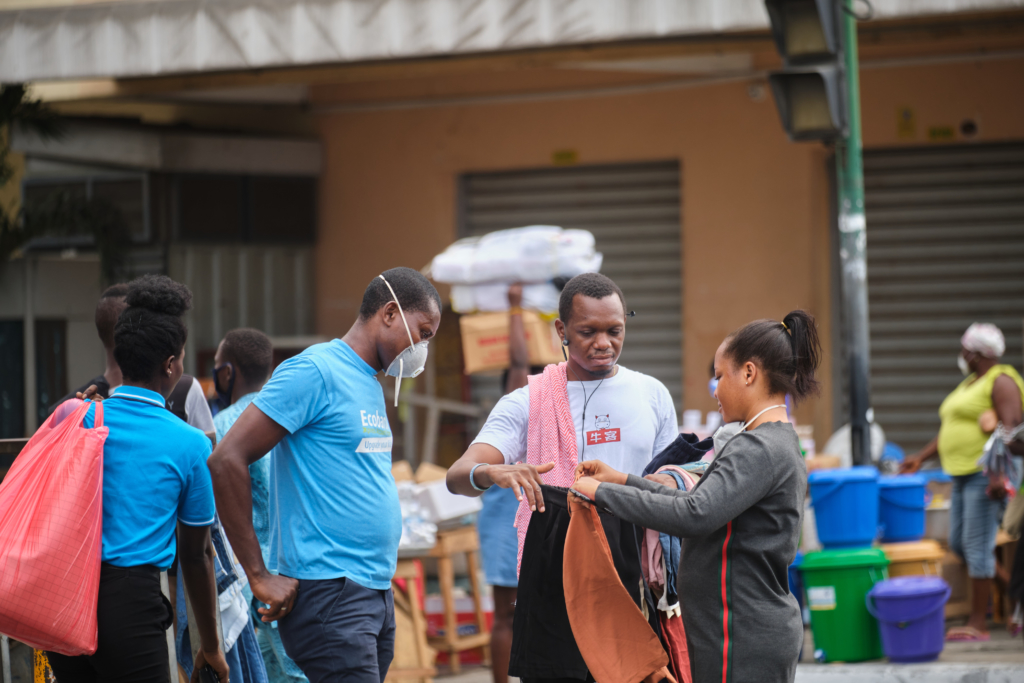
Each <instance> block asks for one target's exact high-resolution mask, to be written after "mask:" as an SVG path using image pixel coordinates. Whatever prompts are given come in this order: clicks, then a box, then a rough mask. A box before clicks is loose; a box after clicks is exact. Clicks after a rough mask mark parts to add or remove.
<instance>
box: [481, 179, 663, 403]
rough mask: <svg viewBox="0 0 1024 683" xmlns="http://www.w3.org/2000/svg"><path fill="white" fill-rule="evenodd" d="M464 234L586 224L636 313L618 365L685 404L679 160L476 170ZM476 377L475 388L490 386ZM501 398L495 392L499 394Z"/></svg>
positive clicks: (610, 273) (606, 270) (607, 272)
mask: <svg viewBox="0 0 1024 683" xmlns="http://www.w3.org/2000/svg"><path fill="white" fill-rule="evenodd" d="M461 192H462V196H461V207H462V225H461V234H462V235H463V236H471V235H483V234H485V233H488V232H492V231H494V230H502V229H505V228H515V227H520V226H524V225H535V224H545V225H559V226H561V227H563V228H580V229H583V230H589V231H590V232H592V233H593V234H594V238H595V239H596V241H597V250H598V251H600V252H602V253H603V254H604V265H603V267H602V269H601V272H603V273H604V274H605V275H607V276H608V277H610V278H612V279H613V280H615V282H616V283H618V285H619V286H620V287H621V288H622V291H623V293H624V294H625V296H626V305H627V306H629V307H630V308H631V309H634V310H636V312H637V315H636V317H635V318H632V319H631V320H630V321H629V324H628V335H627V337H626V344H625V347H624V350H623V353H622V358H621V362H622V364H623V365H625V366H626V367H629V368H631V369H633V370H637V371H639V372H644V373H647V374H649V375H652V376H654V377H657V378H658V379H660V380H661V381H662V382H664V383H665V386H667V387H668V389H669V391H670V392H671V393H672V398H673V400H674V401H675V403H676V406H681V405H682V368H683V357H682V356H683V346H682V272H681V269H682V255H681V241H680V205H679V197H680V183H679V163H678V162H677V161H669V162H657V163H645V164H631V165H615V166H585V167H572V168H557V169H543V170H530V171H514V172H501V173H473V174H468V175H465V176H463V178H462V186H461ZM485 384H486V383H485V382H481V381H474V394H476V395H477V396H478V397H482V396H480V395H481V393H494V392H497V391H499V390H500V389H499V388H498V387H497V386H496V383H493V382H492V384H494V386H493V387H491V388H490V391H488V390H487V389H486V388H485V386H484V385H485ZM494 398H496V396H495V397H494Z"/></svg>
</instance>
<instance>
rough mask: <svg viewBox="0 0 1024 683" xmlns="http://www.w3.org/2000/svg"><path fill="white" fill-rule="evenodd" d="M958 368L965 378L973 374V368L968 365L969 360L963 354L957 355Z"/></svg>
mask: <svg viewBox="0 0 1024 683" xmlns="http://www.w3.org/2000/svg"><path fill="white" fill-rule="evenodd" d="M956 366H957V367H958V368H960V372H962V373H964V377H967V375H969V374H971V366H970V365H968V364H967V359H966V358H964V356H963V354H958V355H957V357H956Z"/></svg>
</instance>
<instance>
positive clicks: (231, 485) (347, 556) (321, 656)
mask: <svg viewBox="0 0 1024 683" xmlns="http://www.w3.org/2000/svg"><path fill="white" fill-rule="evenodd" d="M440 322H441V299H440V297H439V296H438V294H437V290H436V289H434V286H433V285H431V284H430V282H429V281H428V280H427V279H426V278H425V277H424V276H423V275H421V274H420V273H419V272H417V271H415V270H412V269H410V268H392V269H390V270H386V271H384V272H383V273H382V274H381V275H376V276H374V278H373V279H372V280H371V281H370V283H369V285H368V286H367V288H366V291H365V292H364V294H363V300H362V304H361V306H360V309H359V317H358V318H357V319H356V321H355V322H354V323H353V324H352V327H351V328H350V329H349V331H348V332H347V333H346V334H345V336H344V337H342V338H341V339H334V340H332V341H330V342H327V343H324V344H317V345H315V346H312V347H310V348H308V349H306V350H305V351H303V352H302V353H301V354H299V355H298V356H295V357H294V358H289V359H288V360H286V361H285V362H283V363H281V365H279V366H278V367H277V369H275V370H274V374H273V376H272V377H271V378H270V380H269V381H268V382H267V383H266V385H265V386H264V387H263V389H262V390H261V391H260V392H259V394H257V396H256V397H255V398H254V399H253V401H252V404H251V405H249V406H248V407H247V408H246V409H245V410H244V411H243V412H242V414H241V415H240V416H239V417H238V420H237V421H236V422H235V424H234V426H233V427H232V428H231V430H230V431H229V432H228V433H227V434H226V435H225V436H224V440H223V441H221V442H220V443H218V445H217V448H216V449H215V450H214V452H213V455H211V456H210V459H209V465H210V474H211V476H212V479H213V487H214V492H215V494H216V496H217V509H218V512H219V513H220V517H221V521H222V523H223V525H224V529H225V531H227V534H228V539H229V540H230V541H231V545H232V547H233V548H234V550H235V554H236V555H237V556H238V559H239V561H240V563H241V564H242V567H243V568H244V569H245V572H246V574H247V575H248V577H249V584H250V586H251V587H252V592H253V595H254V596H255V598H256V599H257V600H259V601H260V602H261V603H264V604H265V605H267V607H263V608H260V610H259V612H260V613H261V614H262V619H263V621H265V622H270V621H276V620H279V619H280V620H281V621H279V629H278V630H279V633H280V636H281V641H282V642H283V644H284V647H285V650H286V651H287V653H288V655H289V656H290V657H291V658H292V659H293V660H295V662H296V663H297V664H298V665H299V667H300V668H301V669H302V671H303V673H305V674H306V676H308V677H309V680H310V681H311V682H312V683H319V682H320V681H328V680H331V681H333V680H341V679H344V680H346V681H353V682H358V683H381V681H383V680H384V677H385V676H386V675H387V671H388V667H389V666H390V664H391V659H392V657H393V656H394V642H395V621H394V602H393V598H392V595H391V577H392V576H394V573H395V565H396V563H397V561H398V541H399V538H400V537H401V535H402V515H401V508H400V506H399V504H398V492H397V490H396V489H395V480H394V478H393V477H392V476H391V445H392V437H391V427H390V424H389V423H388V417H387V406H386V405H385V402H384V392H383V390H382V387H381V385H380V382H379V381H378V379H377V374H378V373H380V372H381V371H385V372H386V374H387V375H389V376H391V377H396V378H399V379H400V378H402V377H414V376H416V375H417V374H419V372H420V370H421V369H422V367H423V363H424V362H425V361H426V354H427V344H426V342H427V340H429V339H430V338H431V337H433V336H434V334H435V333H436V332H437V327H438V325H439V324H440ZM221 360H222V361H225V363H226V362H227V361H230V359H228V358H222V359H221ZM218 368H219V369H218V378H217V382H218V384H219V385H221V390H227V388H228V384H229V381H230V374H231V373H230V372H228V368H226V367H221V366H218ZM235 370H236V371H237V370H238V368H235ZM244 374H245V373H244V372H242V373H239V374H238V375H237V376H236V377H235V385H234V386H233V387H232V394H235V393H237V392H238V391H239V388H238V386H239V382H240V381H241V378H242V376H243V375H244ZM271 450H272V451H273V457H272V458H271V459H270V466H271V471H272V477H271V481H272V482H273V483H274V495H273V496H271V498H270V514H269V517H270V552H269V557H268V559H267V561H265V560H264V558H263V555H262V553H261V552H260V546H259V543H258V542H257V537H256V533H255V532H254V529H253V514H252V513H253V508H252V505H253V500H252V492H253V486H252V480H251V476H250V471H249V466H250V465H251V464H252V463H255V462H257V461H259V460H260V459H261V458H262V457H263V455H264V454H265V453H267V451H271ZM325 605H329V606H330V608H329V609H328V608H325V607H324V606H325Z"/></svg>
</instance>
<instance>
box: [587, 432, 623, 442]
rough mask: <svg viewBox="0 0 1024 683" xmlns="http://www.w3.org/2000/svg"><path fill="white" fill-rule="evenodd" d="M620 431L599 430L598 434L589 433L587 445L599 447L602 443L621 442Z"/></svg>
mask: <svg viewBox="0 0 1024 683" xmlns="http://www.w3.org/2000/svg"><path fill="white" fill-rule="evenodd" d="M619 436H620V433H619V430H618V429H599V430H597V431H596V432H587V445H588V446H597V445H598V444H602V443H612V442H615V441H618V440H619Z"/></svg>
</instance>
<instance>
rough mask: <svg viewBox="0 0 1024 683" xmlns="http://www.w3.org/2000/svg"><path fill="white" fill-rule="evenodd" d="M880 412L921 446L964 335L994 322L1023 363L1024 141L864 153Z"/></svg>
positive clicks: (1010, 358)
mask: <svg viewBox="0 0 1024 683" xmlns="http://www.w3.org/2000/svg"><path fill="white" fill-rule="evenodd" d="M864 182H865V189H866V205H867V206H866V208H867V233H868V237H867V239H868V242H867V247H868V296H869V300H870V320H871V384H872V392H873V395H872V399H873V404H874V408H875V416H876V417H875V419H876V420H877V421H878V423H879V424H881V425H882V427H883V428H884V429H885V430H886V435H887V437H888V438H889V440H891V441H895V442H896V443H898V444H900V445H901V446H903V447H904V448H905V449H907V450H908V452H909V451H911V450H916V449H918V448H920V447H921V446H923V445H924V444H925V443H927V442H928V441H929V440H930V439H931V438H932V437H934V436H935V435H936V434H937V433H938V427H939V417H938V413H937V411H938V408H939V404H940V403H941V402H942V400H943V399H944V398H945V397H946V395H947V394H948V393H949V392H950V391H951V390H952V389H953V388H954V387H955V386H956V385H957V384H958V383H959V382H960V381H961V380H962V377H961V375H960V372H959V371H958V370H957V366H956V355H957V353H958V352H959V349H960V336H961V335H962V334H963V332H964V330H965V329H966V328H967V326H968V325H970V324H971V323H972V322H975V321H979V322H991V323H994V324H996V325H998V326H999V327H1000V328H1001V329H1002V330H1003V333H1004V335H1005V336H1006V346H1007V351H1006V356H1005V361H1006V362H1008V363H1011V364H1013V365H1014V366H1016V367H1017V368H1018V369H1019V368H1020V366H1021V331H1022V328H1021V324H1022V319H1024V145H1021V144H1012V145H1011V144H1003V145H985V146H982V145H978V146H973V145H972V146H970V147H966V146H965V147H956V148H948V147H947V148H941V149H914V150H895V151H876V152H867V153H865V155H864Z"/></svg>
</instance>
